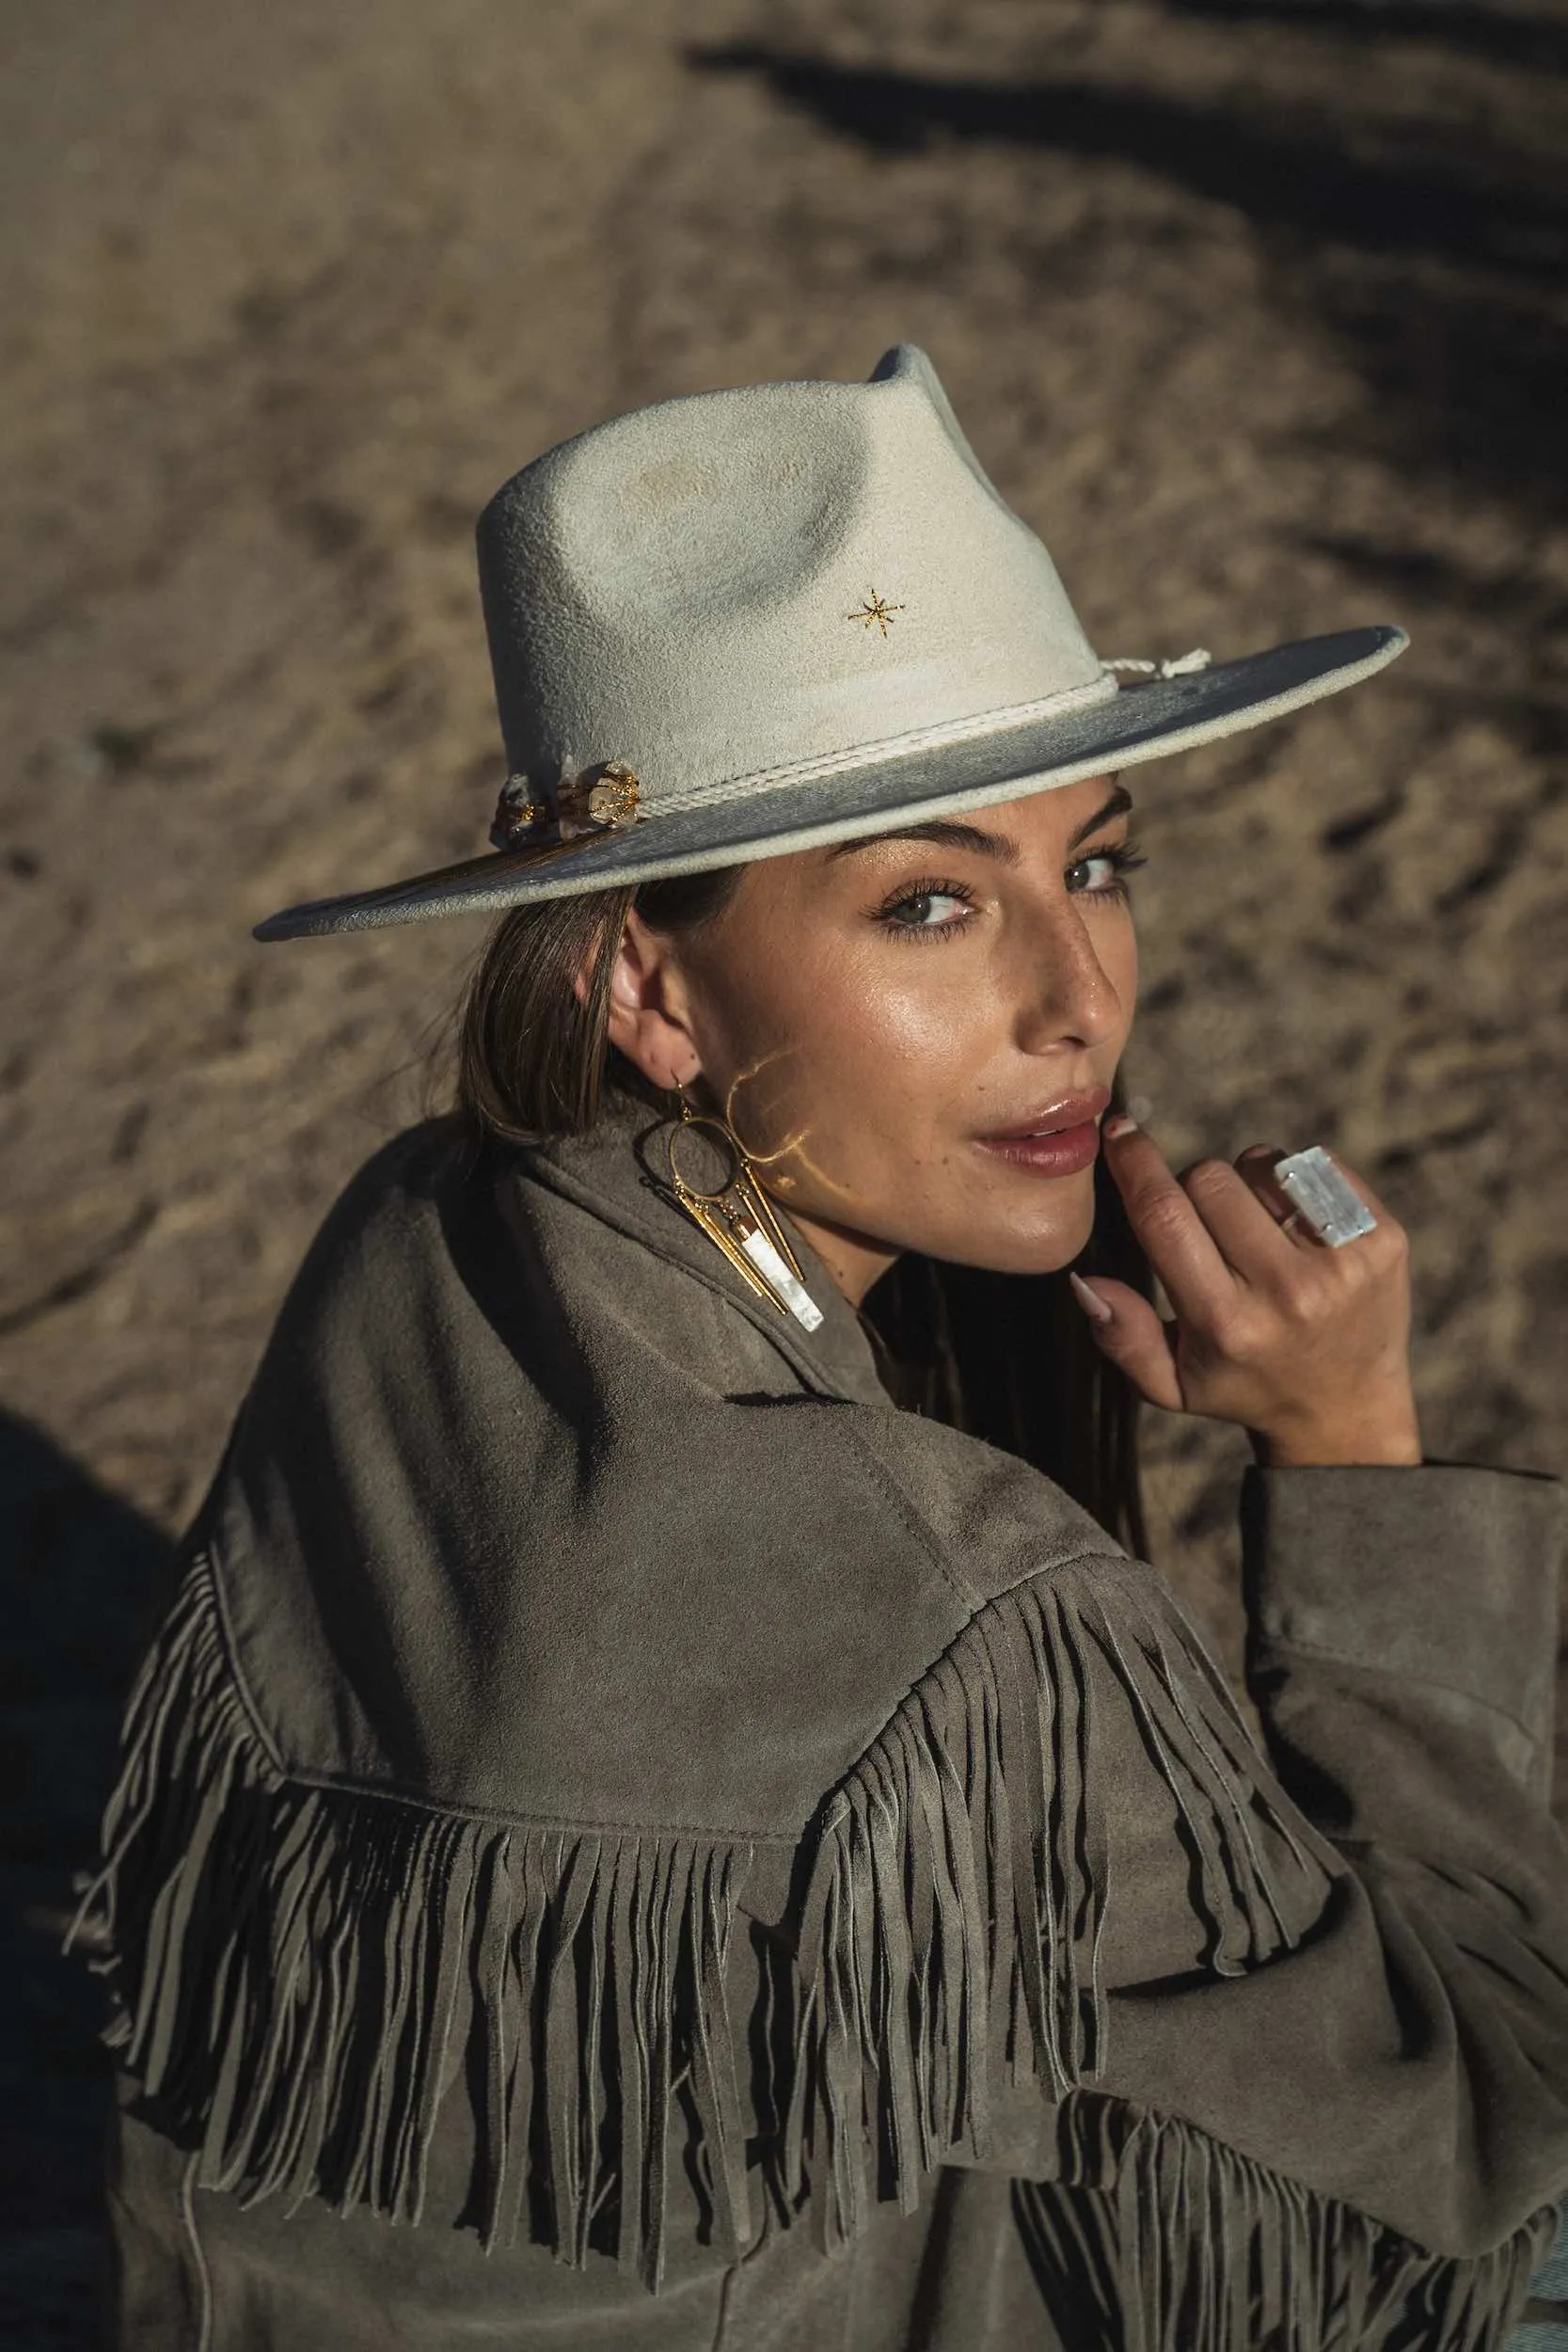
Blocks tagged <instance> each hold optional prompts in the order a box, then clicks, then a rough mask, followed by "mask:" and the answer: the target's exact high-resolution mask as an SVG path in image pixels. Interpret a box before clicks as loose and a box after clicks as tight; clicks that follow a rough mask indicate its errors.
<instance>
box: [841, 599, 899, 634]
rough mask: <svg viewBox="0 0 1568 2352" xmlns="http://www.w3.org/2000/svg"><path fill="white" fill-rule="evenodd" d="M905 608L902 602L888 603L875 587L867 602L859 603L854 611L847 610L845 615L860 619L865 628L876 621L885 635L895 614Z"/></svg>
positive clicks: (854, 619)
mask: <svg viewBox="0 0 1568 2352" xmlns="http://www.w3.org/2000/svg"><path fill="white" fill-rule="evenodd" d="M903 610H904V608H903V606H902V605H901V604H888V603H887V602H886V601H885V600H884V599H883V598H882V597H881V596H879V595H878V594H877V591H876V590H875V588H873V589H872V591H871V593H870V595H869V596H867V597H866V599H865V602H864V603H863V605H858V606H857V607H856V609H855V611H854V612H847V613H846V614H845V616H844V617H845V619H846V620H847V621H859V622H860V623H861V625H862V627H863V628H870V627H871V626H872V623H873V622H875V623H876V625H877V627H878V628H879V629H880V630H881V632H882V635H883V636H884V637H885V636H886V635H887V632H888V624H889V622H890V621H891V620H892V618H893V616H894V614H895V612H902V611H903Z"/></svg>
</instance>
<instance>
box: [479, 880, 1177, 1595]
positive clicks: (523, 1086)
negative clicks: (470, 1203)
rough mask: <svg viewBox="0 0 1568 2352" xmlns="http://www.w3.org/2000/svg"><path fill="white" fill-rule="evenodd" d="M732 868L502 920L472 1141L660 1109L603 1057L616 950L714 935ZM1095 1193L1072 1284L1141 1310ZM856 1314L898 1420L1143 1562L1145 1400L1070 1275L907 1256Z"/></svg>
mask: <svg viewBox="0 0 1568 2352" xmlns="http://www.w3.org/2000/svg"><path fill="white" fill-rule="evenodd" d="M740 870H741V869H740V868H739V867H736V866H728V867H725V868H723V869H722V870H721V871H720V872H717V873H712V874H694V875H689V876H682V877H679V878H677V879H675V880H673V881H670V882H645V883H643V884H642V886H641V889H622V890H606V891H599V892H595V893H593V894H591V895H585V896H582V897H578V898H547V899H545V900H543V901H542V902H541V903H539V904H537V905H535V906H527V907H518V908H515V910H514V911H513V913H512V914H507V915H504V916H503V917H502V918H501V920H500V922H499V924H498V925H497V927H496V930H495V931H494V932H493V934H492V935H491V938H490V940H489V942H488V943H487V945H486V946H485V948H484V950H483V954H482V955H481V958H480V961H479V962H478V964H477V965H476V966H475V969H474V972H473V974H472V977H470V979H469V982H468V986H467V992H466V993H465V996H464V1000H463V1004H462V1008H461V1011H460V1014H459V1026H458V1072H457V1099H458V1109H459V1113H460V1115H461V1116H462V1117H463V1118H464V1119H465V1120H466V1122H467V1124H468V1126H469V1127H470V1129H471V1130H472V1131H473V1132H474V1134H475V1136H476V1137H477V1138H486V1137H499V1138H501V1139H503V1140H509V1141H514V1142H521V1141H528V1140H535V1139H537V1138H539V1137H541V1136H561V1135H580V1134H582V1133H584V1132H585V1131H586V1130H587V1129H588V1128H590V1127H592V1126H593V1125H594V1122H595V1120H597V1118H598V1115H599V1104H600V1102H601V1099H602V1097H603V1093H604V1089H605V1087H606V1086H607V1084H608V1085H610V1086H611V1087H613V1088H615V1089H617V1090H619V1091H622V1092H629V1093H632V1094H635V1095H637V1096H639V1097H641V1098H642V1099H644V1100H647V1101H651V1102H654V1103H657V1104H660V1106H662V1105H663V1099H664V1098H663V1097H661V1096H660V1095H659V1094H658V1092H657V1089H652V1088H650V1086H649V1085H648V1083H647V1081H646V1080H645V1079H643V1077H642V1076H641V1073H640V1072H638V1071H637V1070H635V1069H634V1068H633V1066H632V1065H631V1063H630V1062H628V1061H627V1060H626V1058H625V1057H624V1056H622V1055H621V1054H619V1053H618V1052H617V1051H616V1049H615V1048H614V1046H612V1045H611V1044H610V1041H609V1037H608V1034H607V1031H608V1026H609V1020H610V973H611V970H612V967H613V964H614V960H615V953H614V951H615V949H616V947H617V946H618V945H619V943H620V938H621V933H622V931H623V930H624V929H625V926H626V916H627V914H629V913H630V911H631V910H632V908H633V907H635V908H636V909H637V912H638V914H640V915H641V917H642V918H643V920H644V921H645V922H646V923H648V924H649V925H650V926H651V927H652V928H653V929H654V930H663V931H681V930H691V929H693V928H695V927H696V926H698V925H700V924H703V923H706V922H711V921H712V920H713V918H714V917H715V916H716V915H717V914H719V913H720V912H721V910H722V908H723V907H724V906H725V905H726V904H727V902H728V900H729V898H730V897H731V894H732V893H733V891H734V889H735V887H736V882H738V880H739V875H740ZM585 968H586V969H587V971H588V974H589V985H588V987H587V988H586V990H585V991H584V993H583V995H582V997H581V999H580V1000H579V998H578V993H577V988H576V979H577V976H578V973H579V972H581V971H583V970H584V969H585ZM1095 1183H1096V1211H1095V1227H1094V1235H1093V1238H1092V1240H1091V1242H1090V1244H1089V1247H1088V1248H1087V1250H1086V1251H1085V1254H1084V1257H1083V1259H1082V1260H1081V1261H1080V1264H1081V1267H1082V1270H1083V1271H1084V1272H1085V1273H1101V1274H1110V1275H1115V1276H1117V1278H1118V1279H1120V1280H1122V1281H1125V1282H1131V1283H1132V1285H1133V1286H1134V1288H1136V1289H1138V1290H1139V1291H1141V1292H1142V1293H1143V1294H1144V1295H1146V1296H1147V1295H1148V1294H1149V1290H1150V1287H1151V1286H1150V1281H1149V1275H1148V1263H1147V1261H1146V1260H1145V1258H1144V1256H1143V1252H1142V1250H1141V1249H1140V1248H1139V1247H1138V1245H1137V1242H1136V1240H1135V1239H1134V1237H1133V1235H1132V1231H1131V1228H1130V1227H1129V1225H1128V1222H1127V1217H1126V1213H1125V1211H1124V1210H1123V1208H1122V1205H1121V1198H1120V1195H1119V1194H1118V1193H1117V1189H1116V1187H1115V1185H1114V1184H1112V1183H1111V1182H1110V1180H1109V1178H1108V1177H1107V1176H1106V1174H1105V1170H1104V1165H1103V1163H1102V1162H1101V1163H1098V1164H1097V1166H1096V1169H1095ZM864 1313H865V1319H866V1321H867V1322H868V1323H869V1324H870V1325H871V1327H872V1329H873V1330H874V1332H875V1333H876V1335H877V1337H878V1339H879V1341H880V1343H881V1344H882V1347H883V1349H884V1350H885V1352H886V1354H887V1356H888V1357H889V1358H890V1359H891V1365H892V1372H891V1382H892V1385H893V1387H894V1390H895V1394H896V1395H897V1398H898V1401H899V1403H900V1404H903V1405H905V1406H909V1407H910V1408H911V1409H913V1410H914V1411H917V1412H923V1413H926V1414H927V1415H928V1416H929V1417H930V1418H931V1419H933V1420H936V1421H942V1422H948V1423H949V1424H950V1425H951V1426H952V1427H954V1428H956V1429H962V1430H965V1431H967V1432H968V1433H969V1434H970V1435H971V1436H974V1437H978V1438H986V1439H987V1440H988V1441H989V1442H990V1444H992V1445H995V1446H1000V1447H1002V1448H1003V1449H1004V1450H1005V1451H1006V1452H1007V1453H1009V1454H1018V1455H1020V1456H1022V1459H1023V1460H1024V1461H1026V1462H1032V1463H1033V1464H1034V1465H1035V1466H1036V1468H1037V1469H1038V1470H1044V1471H1045V1472H1046V1474H1047V1475H1048V1476H1049V1477H1051V1478H1053V1479H1054V1480H1055V1482H1056V1484H1057V1485H1058V1486H1061V1487H1063V1488H1064V1489H1065V1490H1066V1491H1067V1493H1069V1495H1071V1496H1072V1497H1073V1498H1074V1500H1075V1501H1077V1502H1081V1503H1082V1504H1083V1505H1084V1507H1085V1509H1086V1510H1088V1511H1090V1512H1091V1513H1092V1514H1093V1515H1094V1517H1095V1518H1097V1519H1099V1520H1100V1522H1101V1525H1102V1526H1103V1527H1104V1528H1106V1529H1107V1530H1108V1531H1109V1533H1110V1534H1113V1535H1115V1536H1116V1537H1117V1539H1118V1540H1119V1541H1120V1542H1122V1543H1124V1544H1125V1545H1127V1547H1128V1548H1129V1549H1131V1550H1133V1551H1136V1552H1143V1551H1144V1550H1145V1549H1147V1546H1146V1541H1145V1534H1144V1519H1143V1509H1142V1504H1141V1500H1140V1496H1139V1488H1138V1462H1137V1403H1138V1400H1137V1396H1136V1393H1135V1391H1133V1390H1132V1387H1131V1385H1130V1383H1129V1382H1128V1381H1127V1380H1126V1379H1125V1377H1124V1376H1123V1375H1122V1374H1121V1373H1119V1372H1118V1371H1117V1368H1116V1366H1115V1365H1114V1364H1110V1363H1107V1362H1106V1360H1105V1359H1104V1358H1103V1357H1102V1356H1101V1354H1100V1351H1099V1350H1098V1348H1097V1347H1096V1346H1095V1344H1094V1343H1093V1341H1092V1340H1091V1339H1090V1337H1089V1333H1088V1328H1087V1326H1086V1324H1085V1319H1084V1315H1083V1311H1082V1310H1081V1309H1080V1308H1079V1307H1078V1305H1077V1304H1076V1302H1075V1301H1074V1299H1073V1298H1072V1296H1071V1294H1070V1292H1069V1288H1068V1281H1067V1277H1066V1275H1065V1274H1036V1275H1020V1274H992V1273H988V1272H986V1271H985V1270H984V1269H983V1268H980V1267H975V1266H964V1265H955V1264H951V1263H947V1262H946V1261H944V1260H939V1259H934V1258H927V1257H922V1256H920V1255H919V1254H918V1253H917V1252H913V1251H910V1252H906V1253H905V1255H904V1256H903V1257H901V1258H900V1259H899V1260H898V1261H897V1263H895V1265H894V1266H893V1267H892V1268H891V1269H890V1270H889V1272H888V1273H886V1274H885V1275H884V1276H883V1277H882V1279H881V1280H880V1281H879V1282H878V1283H876V1284H875V1285H874V1287H873V1288H872V1290H871V1292H870V1293H869V1294H868V1295H867V1298H866V1301H865V1307H864Z"/></svg>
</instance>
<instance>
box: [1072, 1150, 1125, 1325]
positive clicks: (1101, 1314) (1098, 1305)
mask: <svg viewBox="0 0 1568 2352" xmlns="http://www.w3.org/2000/svg"><path fill="white" fill-rule="evenodd" d="M1129 1124H1131V1121H1129ZM1067 1279H1068V1280H1069V1282H1070V1283H1071V1284H1072V1295H1073V1296H1074V1298H1076V1300H1077V1301H1078V1304H1079V1305H1080V1307H1082V1308H1083V1310H1084V1312H1085V1314H1086V1315H1087V1316H1088V1318H1089V1320H1090V1322H1091V1323H1109V1322H1110V1320H1111V1310H1110V1308H1109V1307H1107V1306H1106V1304H1105V1301H1104V1300H1103V1299H1102V1298H1101V1295H1100V1293H1099V1292H1098V1291H1092V1290H1090V1288H1089V1286H1088V1284H1087V1282H1085V1281H1084V1280H1083V1279H1082V1278H1081V1277H1080V1276H1079V1275H1076V1274H1069V1276H1068V1278H1067Z"/></svg>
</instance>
